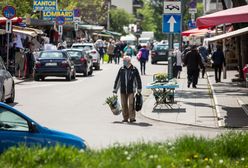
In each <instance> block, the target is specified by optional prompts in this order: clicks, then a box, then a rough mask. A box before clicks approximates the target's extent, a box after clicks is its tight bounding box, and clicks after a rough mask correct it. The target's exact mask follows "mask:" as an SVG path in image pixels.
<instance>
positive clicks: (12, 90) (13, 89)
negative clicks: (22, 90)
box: [6, 86, 15, 103]
mask: <svg viewBox="0 0 248 168" xmlns="http://www.w3.org/2000/svg"><path fill="white" fill-rule="evenodd" d="M14 101H15V86H12V89H11V96H10V98H8V99H7V100H6V103H14Z"/></svg>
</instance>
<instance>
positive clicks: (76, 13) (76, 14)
mask: <svg viewBox="0 0 248 168" xmlns="http://www.w3.org/2000/svg"><path fill="white" fill-rule="evenodd" d="M80 15H81V14H80V10H79V9H74V10H73V22H81V17H80Z"/></svg>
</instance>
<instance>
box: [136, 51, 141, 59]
mask: <svg viewBox="0 0 248 168" xmlns="http://www.w3.org/2000/svg"><path fill="white" fill-rule="evenodd" d="M141 56H142V51H139V52H138V54H137V59H138V60H140V58H141Z"/></svg>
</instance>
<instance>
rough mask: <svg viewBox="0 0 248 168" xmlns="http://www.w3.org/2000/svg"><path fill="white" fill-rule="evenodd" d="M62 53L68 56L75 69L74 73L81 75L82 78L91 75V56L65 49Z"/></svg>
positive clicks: (78, 50)
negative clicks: (64, 52)
mask: <svg viewBox="0 0 248 168" xmlns="http://www.w3.org/2000/svg"><path fill="white" fill-rule="evenodd" d="M64 51H66V52H67V54H69V55H70V57H71V60H72V61H73V63H74V67H75V69H76V73H83V74H84V76H88V75H92V73H93V62H92V56H90V55H89V54H87V53H86V51H83V50H80V49H65V50H64Z"/></svg>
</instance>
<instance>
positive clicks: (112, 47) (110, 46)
mask: <svg viewBox="0 0 248 168" xmlns="http://www.w3.org/2000/svg"><path fill="white" fill-rule="evenodd" d="M114 50H115V44H114V40H112V41H110V42H109V44H108V48H107V53H108V55H109V61H108V63H111V64H112V61H113V57H114Z"/></svg>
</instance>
